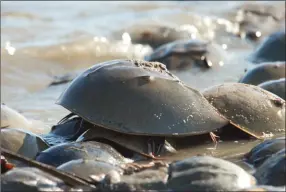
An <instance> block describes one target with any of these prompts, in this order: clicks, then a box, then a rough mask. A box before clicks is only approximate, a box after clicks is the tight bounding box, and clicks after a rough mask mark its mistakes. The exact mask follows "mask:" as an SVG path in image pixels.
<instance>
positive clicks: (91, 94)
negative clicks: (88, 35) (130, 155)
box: [57, 60, 228, 153]
mask: <svg viewBox="0 0 286 192" xmlns="http://www.w3.org/2000/svg"><path fill="white" fill-rule="evenodd" d="M112 92H115V93H116V96H115V95H114V94H112ZM83 93H84V94H83ZM57 104H59V105H61V106H63V107H64V108H66V109H68V110H70V111H71V112H72V113H75V114H77V115H78V116H80V117H81V118H83V119H84V120H85V121H87V122H89V123H91V124H93V125H96V126H97V127H100V128H102V130H104V129H108V130H111V131H115V132H119V133H122V134H127V135H139V136H150V137H151V140H152V138H153V137H155V136H159V137H163V138H164V137H167V136H169V137H182V136H192V135H200V134H205V133H210V132H211V131H213V130H216V129H218V128H221V127H223V126H225V125H227V124H228V120H226V119H225V118H224V117H222V116H221V115H220V114H219V113H218V112H217V111H216V109H215V108H214V107H213V106H212V105H210V104H209V102H208V101H207V100H206V99H205V98H204V97H203V95H202V94H201V93H199V91H197V90H195V89H192V88H190V87H187V86H186V85H185V84H184V83H182V82H181V81H180V80H179V79H178V78H177V77H176V76H174V75H173V74H172V73H170V72H169V71H168V70H167V69H166V67H165V65H163V64H161V63H158V62H146V61H140V60H113V61H108V62H104V63H101V64H96V65H94V66H93V67H91V68H90V69H88V70H86V71H85V72H83V73H82V74H81V75H79V76H78V77H77V78H76V79H75V80H74V81H73V82H72V83H71V84H70V86H69V87H68V88H67V89H66V90H65V91H64V92H63V93H62V95H61V96H60V98H59V100H58V101H57ZM138 118H139V119H138ZM130 138H131V137H130ZM128 140H129V139H128ZM130 141H132V140H129V141H124V140H122V142H123V143H122V144H123V145H125V143H126V142H129V145H133V146H136V144H135V143H134V144H132V143H130ZM134 142H136V140H134ZM145 143H148V141H146V142H145ZM146 145H147V144H146ZM140 150H141V149H140ZM151 152H152V153H153V151H151Z"/></svg>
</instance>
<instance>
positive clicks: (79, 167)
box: [57, 159, 123, 182]
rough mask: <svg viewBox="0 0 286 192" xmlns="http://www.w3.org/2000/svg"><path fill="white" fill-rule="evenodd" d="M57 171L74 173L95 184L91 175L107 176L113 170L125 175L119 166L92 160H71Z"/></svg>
mask: <svg viewBox="0 0 286 192" xmlns="http://www.w3.org/2000/svg"><path fill="white" fill-rule="evenodd" d="M57 169H58V170H61V171H65V172H69V173H73V174H75V175H77V176H78V177H81V178H84V179H85V180H87V181H89V182H93V180H92V179H91V178H90V176H91V175H101V174H107V173H109V172H110V171H112V170H114V171H117V172H119V173H120V174H123V169H122V168H121V167H120V166H118V165H114V164H110V163H107V162H104V161H98V160H92V159H89V160H88V159H77V160H71V161H69V162H66V163H64V164H62V165H60V166H59V167H57Z"/></svg>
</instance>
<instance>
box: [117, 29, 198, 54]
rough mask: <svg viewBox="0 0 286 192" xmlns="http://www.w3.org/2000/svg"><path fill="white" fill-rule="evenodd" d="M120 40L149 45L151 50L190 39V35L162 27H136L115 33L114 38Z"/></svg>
mask: <svg viewBox="0 0 286 192" xmlns="http://www.w3.org/2000/svg"><path fill="white" fill-rule="evenodd" d="M119 33H120V35H121V36H122V39H123V40H124V39H125V38H128V39H129V38H130V40H131V41H132V43H135V44H138V43H139V44H143V45H149V46H151V47H152V48H153V49H156V48H158V47H159V46H161V45H163V44H166V43H170V42H172V41H176V40H179V39H190V38H191V37H192V33H191V32H189V31H187V30H179V29H176V28H173V27H169V26H163V25H136V26H135V27H134V28H132V27H130V28H126V29H125V30H124V31H121V32H116V34H115V36H119V35H118V34H119Z"/></svg>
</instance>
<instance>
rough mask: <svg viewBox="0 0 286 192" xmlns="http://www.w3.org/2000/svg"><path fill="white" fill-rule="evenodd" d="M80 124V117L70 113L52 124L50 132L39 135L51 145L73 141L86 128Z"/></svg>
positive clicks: (81, 121)
mask: <svg viewBox="0 0 286 192" xmlns="http://www.w3.org/2000/svg"><path fill="white" fill-rule="evenodd" d="M82 124H83V120H82V118H80V117H77V116H76V115H75V114H73V113H70V114H68V115H66V116H65V117H64V118H62V119H61V120H60V121H59V122H58V124H57V125H54V126H52V128H51V131H50V133H48V134H43V135H41V136H42V138H43V139H44V140H45V141H46V142H47V143H49V145H51V146H53V145H57V144H60V143H65V142H68V141H75V140H76V139H77V138H78V137H79V136H80V135H81V134H83V133H84V131H86V130H87V129H85V127H83V126H81V125H82Z"/></svg>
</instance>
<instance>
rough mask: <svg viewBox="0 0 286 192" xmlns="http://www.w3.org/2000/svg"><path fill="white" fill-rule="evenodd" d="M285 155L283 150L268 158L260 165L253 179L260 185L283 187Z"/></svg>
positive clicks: (285, 183) (285, 170) (284, 181)
mask: <svg viewBox="0 0 286 192" xmlns="http://www.w3.org/2000/svg"><path fill="white" fill-rule="evenodd" d="M285 163H286V153H285V148H284V149H281V150H280V151H278V152H277V153H275V154H273V155H272V156H271V157H269V158H268V159H267V160H266V161H265V162H264V163H263V164H262V165H260V166H259V167H258V168H257V169H256V172H255V173H254V177H255V178H256V179H257V182H258V184H260V185H273V186H285V185H286V180H285V174H286V164H285Z"/></svg>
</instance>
